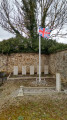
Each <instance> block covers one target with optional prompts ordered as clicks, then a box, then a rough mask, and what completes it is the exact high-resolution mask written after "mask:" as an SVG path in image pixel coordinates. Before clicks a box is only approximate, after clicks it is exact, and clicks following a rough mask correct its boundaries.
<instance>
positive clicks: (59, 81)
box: [56, 73, 61, 92]
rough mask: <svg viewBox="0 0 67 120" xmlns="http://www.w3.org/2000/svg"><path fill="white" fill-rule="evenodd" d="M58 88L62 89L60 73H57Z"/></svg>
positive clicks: (58, 89)
mask: <svg viewBox="0 0 67 120" xmlns="http://www.w3.org/2000/svg"><path fill="white" fill-rule="evenodd" d="M56 90H57V91H58V92H60V91H61V77H60V73H56Z"/></svg>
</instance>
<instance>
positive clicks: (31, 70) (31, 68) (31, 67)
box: [30, 66, 34, 75]
mask: <svg viewBox="0 0 67 120" xmlns="http://www.w3.org/2000/svg"><path fill="white" fill-rule="evenodd" d="M30 75H34V66H30Z"/></svg>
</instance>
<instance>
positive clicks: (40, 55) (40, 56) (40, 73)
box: [39, 35, 41, 82]
mask: <svg viewBox="0 0 67 120" xmlns="http://www.w3.org/2000/svg"><path fill="white" fill-rule="evenodd" d="M39 82H41V36H40V35H39Z"/></svg>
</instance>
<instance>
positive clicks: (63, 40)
mask: <svg viewBox="0 0 67 120" xmlns="http://www.w3.org/2000/svg"><path fill="white" fill-rule="evenodd" d="M66 28H67V27H66ZM66 28H64V29H63V33H66V31H67V29H66ZM11 37H15V35H13V34H11V33H9V32H7V31H5V30H4V29H2V28H1V27H0V41H2V40H4V39H5V40H6V39H8V38H11ZM55 39H56V40H57V41H58V42H61V43H66V44H67V36H66V37H64V38H63V37H56V38H55Z"/></svg>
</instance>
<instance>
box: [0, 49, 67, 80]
mask: <svg viewBox="0 0 67 120" xmlns="http://www.w3.org/2000/svg"><path fill="white" fill-rule="evenodd" d="M41 63H42V72H44V66H45V65H48V68H49V72H50V73H52V74H56V72H59V73H60V74H61V78H62V79H63V80H66V81H67V50H65V51H61V52H57V53H54V54H50V55H44V54H42V55H41ZM3 65H4V66H3ZM38 65H39V54H36V53H14V54H11V55H2V54H0V71H6V72H7V73H12V72H13V67H14V66H18V71H19V73H22V66H26V68H27V69H26V70H27V73H30V66H34V71H35V73H36V72H37V66H38Z"/></svg>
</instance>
